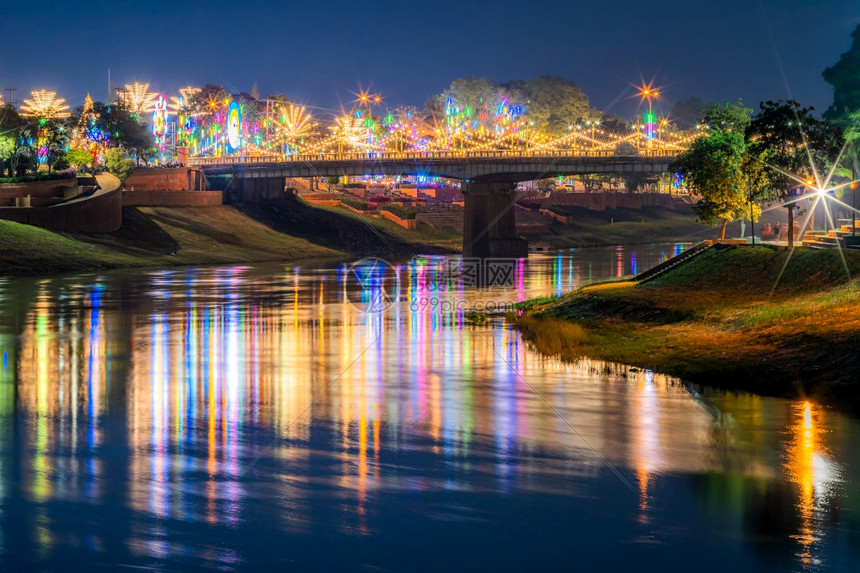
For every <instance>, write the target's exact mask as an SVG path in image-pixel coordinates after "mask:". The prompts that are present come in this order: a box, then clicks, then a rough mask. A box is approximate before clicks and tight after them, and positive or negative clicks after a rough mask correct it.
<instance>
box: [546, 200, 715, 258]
mask: <svg viewBox="0 0 860 573" xmlns="http://www.w3.org/2000/svg"><path fill="white" fill-rule="evenodd" d="M571 215H572V216H573V217H574V221H573V222H572V223H571V224H570V225H565V224H562V223H553V224H552V226H551V227H550V233H548V234H546V235H542V236H540V237H536V239H537V240H541V241H547V242H549V243H551V244H553V245H555V246H556V247H558V248H569V247H582V246H592V245H621V244H625V245H631V244H645V243H655V242H675V241H696V242H698V241H701V240H703V239H708V238H714V237H716V236H717V229H716V228H715V227H710V226H707V225H701V224H699V223H697V222H696V217H695V215H693V214H692V213H678V212H675V211H669V210H667V209H661V208H653V207H647V208H645V209H642V210H634V209H613V210H606V211H589V210H588V209H585V208H575V209H573V210H572V211H571Z"/></svg>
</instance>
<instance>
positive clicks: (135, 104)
mask: <svg viewBox="0 0 860 573" xmlns="http://www.w3.org/2000/svg"><path fill="white" fill-rule="evenodd" d="M117 96H118V97H119V99H120V101H122V102H123V103H124V104H125V105H126V106H127V107H128V110H129V111H130V112H131V113H133V114H135V115H137V116H138V117H142V116H143V115H144V114H148V113H152V112H154V111H155V99H156V98H157V97H158V94H156V93H152V92H150V91H149V84H142V83H139V82H135V83H133V84H126V85H125V89H124V90H119V91H118V92H117Z"/></svg>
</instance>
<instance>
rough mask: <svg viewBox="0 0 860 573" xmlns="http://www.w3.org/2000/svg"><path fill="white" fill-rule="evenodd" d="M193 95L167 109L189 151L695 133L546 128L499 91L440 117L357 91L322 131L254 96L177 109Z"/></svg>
mask: <svg viewBox="0 0 860 573" xmlns="http://www.w3.org/2000/svg"><path fill="white" fill-rule="evenodd" d="M658 94H659V92H658V91H657V90H651V91H649V93H648V95H649V96H650V97H652V98H653V97H657V95H658ZM192 95H194V94H188V95H187V96H186V95H183V96H180V97H179V98H173V99H174V107H175V108H177V107H178V108H179V109H180V111H179V112H177V114H178V117H179V125H180V127H179V130H178V131H179V136H180V139H182V140H183V141H184V142H185V144H186V145H187V146H188V151H189V155H191V156H204V157H220V156H222V155H225V154H239V153H241V154H242V155H243V156H247V157H261V156H268V157H273V158H277V157H281V158H284V157H286V156H300V155H313V156H317V157H321V156H328V155H333V156H336V157H339V156H342V155H343V154H349V153H362V154H368V155H369V156H371V157H383V156H389V157H391V156H396V155H397V154H401V153H424V154H430V155H432V154H435V153H444V154H448V155H464V156H466V155H470V156H471V155H475V154H482V153H510V154H547V155H552V154H560V153H571V152H575V153H582V154H599V155H606V154H619V155H630V154H637V153H640V152H643V153H644V152H648V153H653V152H669V153H677V152H679V151H683V150H685V149H687V148H688V147H689V145H690V143H691V142H692V141H693V140H694V139H695V138H696V137H697V136H699V135H700V133H699V131H697V130H694V131H689V132H687V131H680V130H676V129H672V128H671V127H672V126H671V124H670V123H669V121H668V118H662V119H661V120H660V121H659V122H658V121H657V120H656V118H655V119H654V121H653V123H654V126H653V127H654V129H653V131H654V138H653V139H645V140H644V141H643V133H644V131H645V125H643V124H642V123H640V122H637V123H635V124H633V125H632V126H630V129H629V130H623V131H619V130H618V128H617V127H615V128H614V130H613V129H608V128H607V126H605V125H603V124H602V123H601V122H600V120H599V118H597V117H592V118H590V119H587V120H586V119H584V118H581V117H576V118H570V120H569V123H568V124H567V129H566V130H565V131H564V132H562V133H549V132H546V131H544V130H540V129H538V128H537V127H536V126H535V124H534V121H532V120H531V119H529V115H528V108H527V106H526V105H525V104H524V103H521V102H517V101H514V100H512V99H510V97H509V96H508V95H506V94H503V93H500V94H498V97H497V98H496V99H495V100H494V101H487V100H485V99H481V100H480V101H479V102H478V103H477V107H476V108H472V107H471V106H468V105H463V104H460V103H457V102H456V101H455V99H454V98H453V97H448V98H446V99H445V100H444V101H443V105H442V114H440V115H439V116H429V114H426V113H424V112H422V111H421V110H418V109H417V108H409V107H399V108H396V109H393V110H391V109H390V110H388V111H387V112H386V113H385V114H384V115H383V116H380V117H374V116H373V115H372V114H371V109H372V106H373V105H375V104H376V103H377V102H380V103H381V98H380V97H379V96H377V95H373V94H369V93H364V92H361V93H358V94H356V100H355V103H356V107H354V108H352V109H351V110H350V111H349V112H343V113H342V115H339V116H336V117H333V118H332V119H331V120H330V123H329V124H328V125H327V126H326V127H327V129H322V130H320V129H318V127H319V125H318V124H317V123H316V122H315V121H314V119H313V117H312V116H311V114H310V113H309V112H308V111H307V109H306V108H305V107H303V106H299V105H294V104H290V103H286V102H277V101H267V102H266V108H265V110H257V109H256V107H255V105H256V103H255V102H251V103H248V104H239V103H238V102H232V100H231V99H230V98H226V99H224V98H221V99H218V98H217V97H213V98H211V99H210V101H209V102H208V104H206V105H205V106H204V107H205V109H200V110H189V109H188V108H187V107H184V108H183V107H182V105H183V104H182V102H183V101H187V100H188V99H189V97H188V96H192ZM231 102H232V103H231ZM233 104H235V108H234V106H233ZM230 108H233V109H236V108H238V110H239V116H238V118H237V117H236V116H235V115H234V116H233V119H230V114H231V113H234V114H235V112H234V111H233V112H231V111H230ZM245 108H247V109H245ZM246 112H247V113H246ZM431 117H432V119H431ZM646 119H649V118H646ZM613 127H614V126H613ZM237 143H238V145H237Z"/></svg>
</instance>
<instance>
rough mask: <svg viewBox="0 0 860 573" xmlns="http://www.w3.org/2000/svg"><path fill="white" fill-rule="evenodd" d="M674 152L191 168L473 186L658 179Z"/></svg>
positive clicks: (366, 158)
mask: <svg viewBox="0 0 860 573" xmlns="http://www.w3.org/2000/svg"><path fill="white" fill-rule="evenodd" d="M677 154H678V152H676V151H666V150H661V151H643V152H642V153H640V154H637V155H618V154H616V153H613V152H609V151H581V150H571V152H570V153H569V154H558V153H552V154H550V153H547V152H546V151H540V150H538V151H485V152H469V151H464V152H457V151H452V152H403V153H393V154H368V153H321V154H313V155H291V156H284V157H281V156H262V155H261V156H225V157H195V158H191V159H190V160H189V163H190V164H191V165H198V166H200V167H202V168H203V169H204V170H205V171H206V172H207V173H209V174H213V175H216V174H219V173H222V174H223V173H230V174H233V175H235V176H238V177H241V178H268V177H340V176H344V175H348V176H361V175H432V176H439V177H448V178H452V179H461V180H475V181H482V180H483V181H490V180H492V181H525V180H530V179H536V178H540V177H553V176H555V175H559V174H564V175H575V174H587V173H643V174H659V173H663V172H665V171H667V170H668V168H669V165H670V164H671V163H672V161H674V160H675V158H676V157H677Z"/></svg>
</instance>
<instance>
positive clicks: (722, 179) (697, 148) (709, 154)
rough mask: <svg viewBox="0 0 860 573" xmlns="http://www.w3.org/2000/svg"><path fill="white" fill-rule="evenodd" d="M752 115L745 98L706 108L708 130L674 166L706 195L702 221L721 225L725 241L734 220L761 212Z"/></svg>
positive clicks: (694, 188) (699, 210) (700, 208)
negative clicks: (751, 149) (749, 133)
mask: <svg viewBox="0 0 860 573" xmlns="http://www.w3.org/2000/svg"><path fill="white" fill-rule="evenodd" d="M752 111H753V110H752V109H750V108H746V107H744V105H743V102H742V101H740V100H738V102H737V103H734V104H732V103H728V102H725V103H723V104H713V105H709V106H706V107H705V108H704V109H703V110H702V113H703V119H704V121H705V123H706V124H707V125H708V130H707V132H706V133H703V134H702V135H701V136H699V137H698V138H697V139H696V140H694V141H693V144H692V145H691V147H690V149H689V150H687V151H685V152H684V153H682V154H681V155H680V156H679V157H678V160H677V161H676V162H675V164H674V166H673V167H674V169H675V170H676V171H677V172H679V173H680V174H681V175H682V177H683V178H684V181H685V182H686V185H687V187H688V188H690V189H691V190H692V191H693V192H694V193H695V194H697V195H699V196H701V199H700V200H699V202H698V203H697V204H696V206H695V207H694V209H695V211H696V215H697V216H698V217H699V220H700V221H702V222H703V223H707V224H716V223H720V224H721V227H720V239H724V238H725V234H726V227H727V226H728V223H729V221H732V220H734V219H736V218H739V217H745V216H746V215H747V214H748V213H749V216H750V217H751V220H752V221H755V220H756V219H757V218H758V214H759V213H760V212H761V209H760V208H759V207H758V206H757V205H756V203H755V200H754V199H756V198H757V192H756V191H755V189H757V185H758V179H756V178H757V177H759V173H760V170H759V169H758V168H757V167H756V163H755V162H754V161H750V158H749V155H748V145H747V143H746V141H745V139H744V133H745V130H746V127H747V126H748V125H749V123H750V115H751V114H752ZM748 207H749V208H748Z"/></svg>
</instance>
